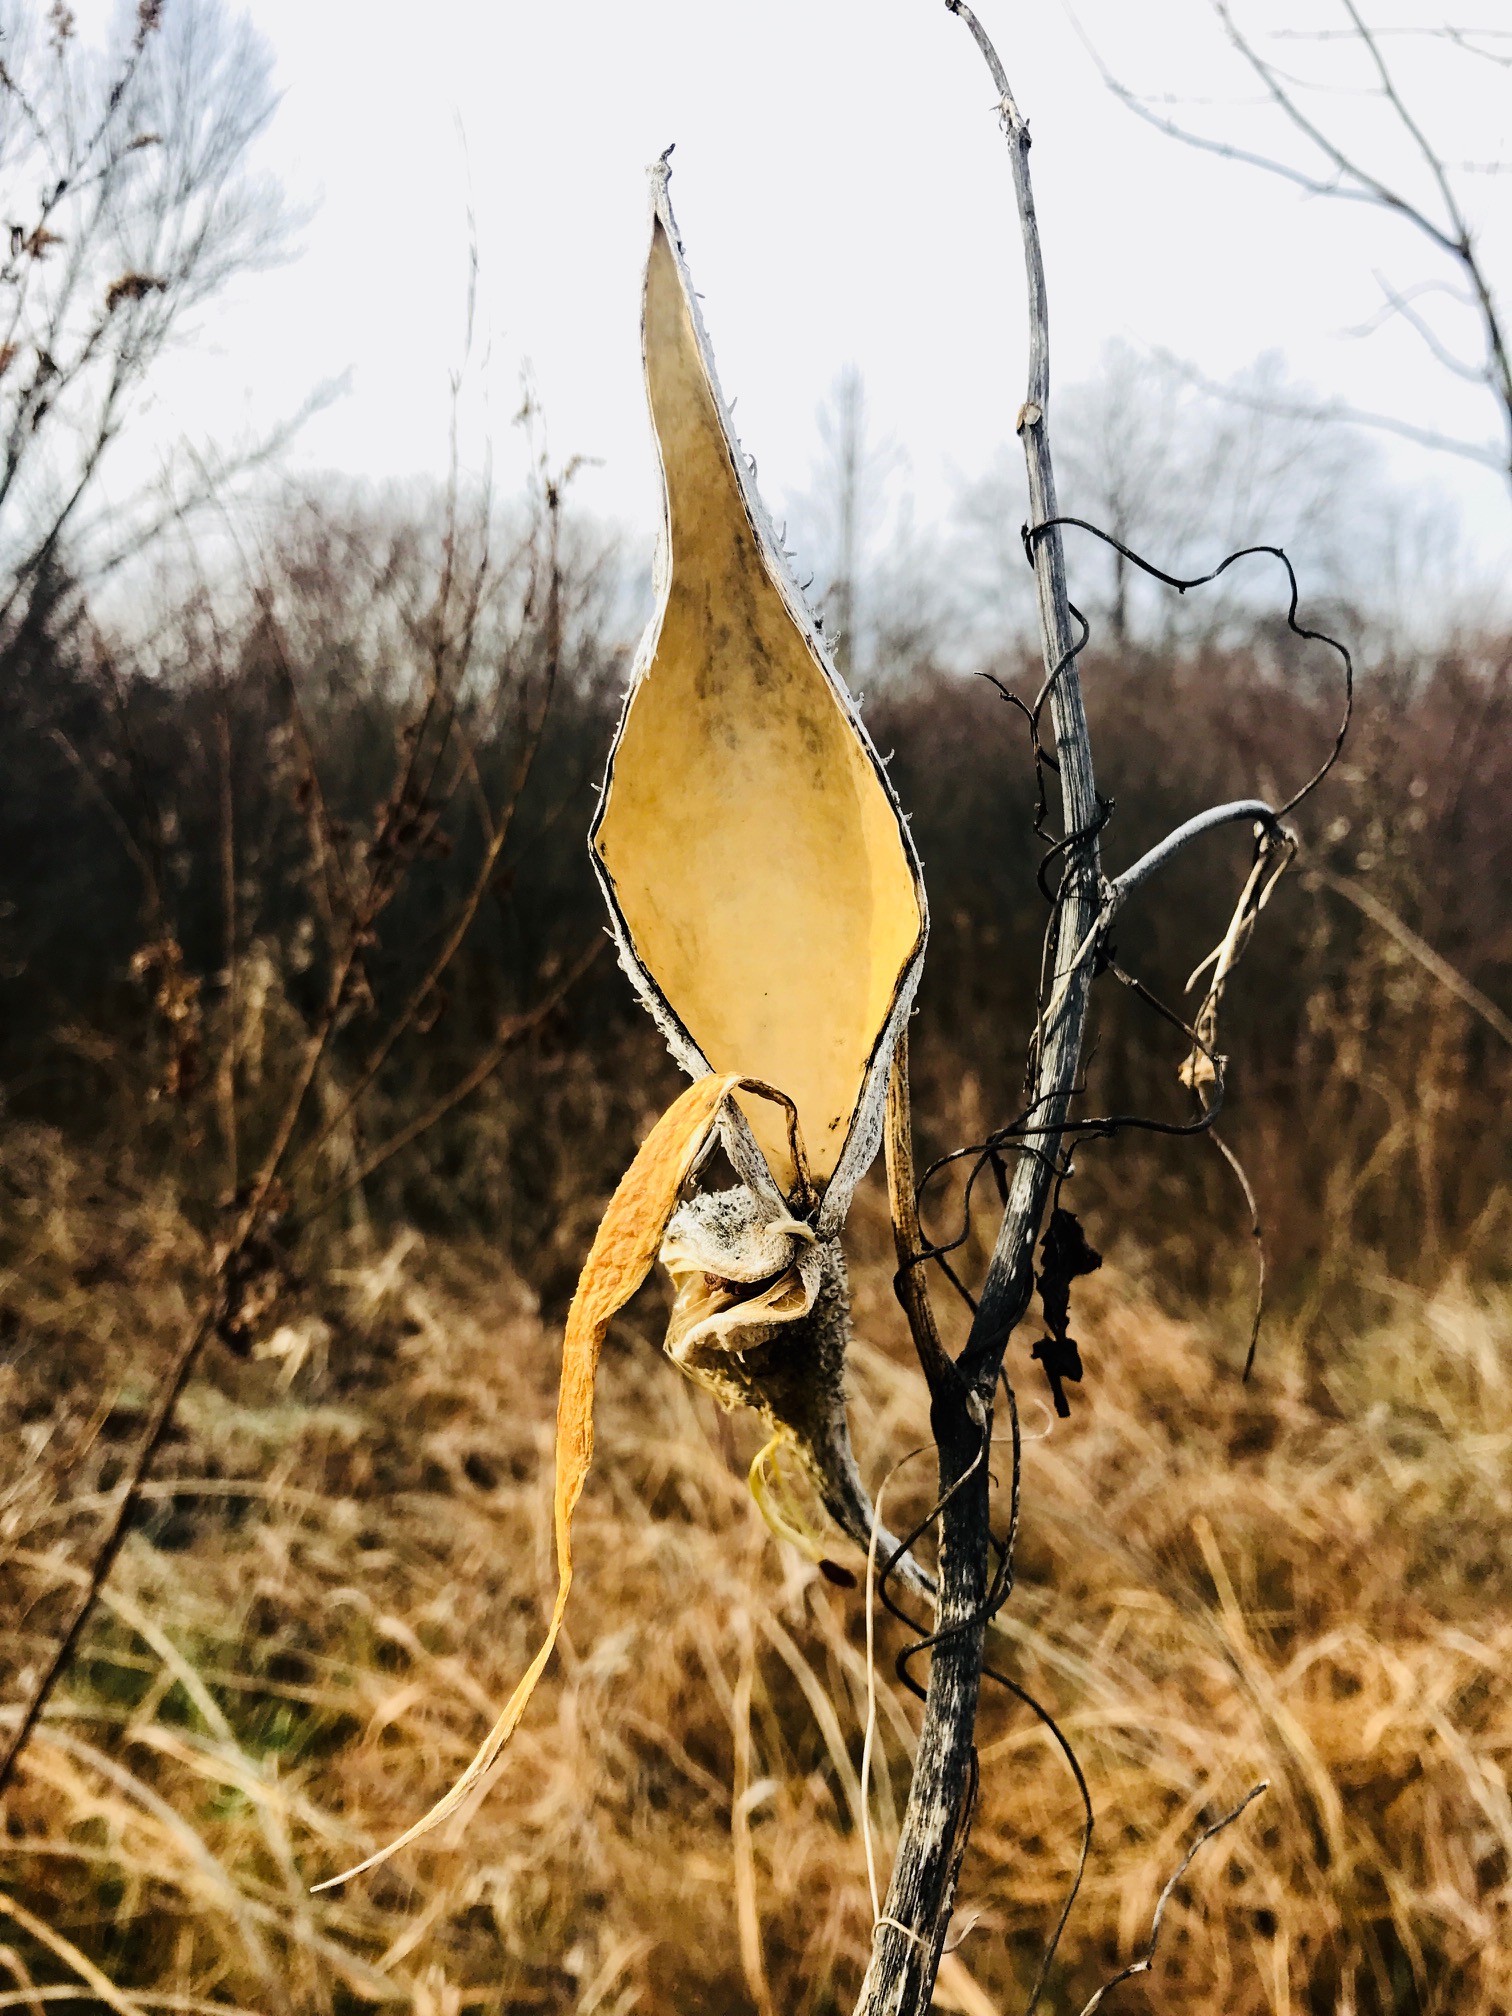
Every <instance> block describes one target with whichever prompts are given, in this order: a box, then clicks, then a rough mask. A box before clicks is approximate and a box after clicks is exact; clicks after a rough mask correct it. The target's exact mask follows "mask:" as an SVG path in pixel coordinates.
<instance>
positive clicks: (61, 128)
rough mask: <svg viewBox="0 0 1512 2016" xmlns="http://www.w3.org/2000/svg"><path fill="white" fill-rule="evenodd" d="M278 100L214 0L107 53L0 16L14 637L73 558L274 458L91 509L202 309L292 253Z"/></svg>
mask: <svg viewBox="0 0 1512 2016" xmlns="http://www.w3.org/2000/svg"><path fill="white" fill-rule="evenodd" d="M275 102H276V101H275V94H274V92H273V88H272V82H271V71H270V59H269V56H268V53H267V50H266V48H265V46H264V45H263V43H262V41H261V40H260V38H259V37H258V36H257V34H256V33H255V31H254V30H253V28H252V27H251V25H250V23H249V22H247V21H246V20H241V19H234V18H232V17H231V16H229V15H227V14H226V13H225V12H223V11H222V9H221V7H220V6H219V4H218V0H138V4H137V5H136V6H135V7H134V8H133V9H129V10H126V11H124V12H122V13H121V14H120V15H118V17H117V28H116V32H115V33H114V35H113V37H112V39H111V41H110V43H109V45H108V46H107V47H106V48H104V49H94V48H90V47H88V46H86V45H85V44H84V43H83V41H82V40H81V38H80V35H79V32H78V29H77V26H76V23H75V20H74V17H73V14H72V12H71V10H70V9H69V8H68V7H67V6H66V5H64V4H63V0H55V4H53V5H52V6H51V7H50V8H48V9H47V10H46V12H45V13H44V12H43V10H42V9H41V8H40V7H37V6H30V7H28V6H23V5H16V4H11V5H9V6H7V7H6V8H5V10H4V12H3V14H0V192H3V196H0V200H3V203H4V209H3V211H0V227H3V229H4V231H5V233H6V234H7V236H6V238H5V240H4V241H3V242H0V637H3V636H5V635H7V634H12V633H14V631H15V629H16V628H17V626H18V625H19V623H20V622H21V621H22V620H23V619H24V617H25V615H26V612H27V609H28V608H29V606H30V605H31V603H32V600H33V597H34V594H35V592H36V590H37V588H38V585H39V584H40V583H44V582H46V581H48V580H49V578H50V577H51V576H53V575H54V574H55V573H56V572H57V570H58V568H59V566H60V563H61V562H62V561H63V560H64V558H65V557H66V558H67V560H68V562H69V565H70V567H71V568H72V569H73V570H75V572H79V571H88V572H89V573H91V574H92V575H95V576H98V575H99V574H100V573H101V572H104V571H108V570H109V569H110V568H112V567H114V566H117V565H119V564H120V563H121V562H122V561H123V560H124V559H126V558H128V557H129V556H130V555H132V554H133V553H136V552H139V551H140V550H141V549H142V547H143V545H144V544H145V543H147V542H148V541H149V540H150V539H151V537H152V535H153V533H154V532H155V531H157V530H160V529H161V528H162V527H163V526H164V525H165V524H166V523H167V522H169V521H170V520H171V519H172V518H173V517H174V516H176V515H178V514H180V513H182V512H183V511H184V510H185V509H186V508H189V507H191V506H192V505H193V504H194V503H196V502H199V503H204V502H207V501H209V499H210V498H211V497H213V496H215V495H217V494H218V493H219V492H221V491H222V489H223V487H224V485H225V483H226V482H227V481H228V480H230V479H231V478H232V477H234V476H235V475H236V474H237V473H238V471H239V469H240V468H242V467H244V466H246V464H247V462H248V461H249V460H250V461H251V462H257V461H260V460H261V459H263V458H264V457H265V455H266V452H267V450H268V447H269V445H270V444H268V443H259V444H258V446H257V448H256V449H254V450H252V451H250V455H243V456H241V457H239V458H235V459H233V460H231V461H220V462H218V463H217V464H216V465H215V466H213V467H207V466H205V465H204V464H203V463H201V464H200V465H199V466H198V467H197V468H196V470H195V472H194V474H193V476H192V478H191V479H190V481H189V483H188V487H187V489H180V490H179V491H178V492H177V494H175V493H174V491H173V489H172V488H171V487H169V488H167V489H166V490H165V491H164V493H163V494H157V493H156V492H155V491H147V492H143V493H140V494H138V495H136V496H134V497H132V496H127V497H126V498H122V497H120V496H115V497H113V498H112V499H111V502H110V506H109V509H108V512H107V511H106V510H105V509H104V508H103V507H101V508H98V509H97V508H96V499H97V498H98V497H99V495H100V477H101V474H102V471H103V469H104V467H105V465H106V463H107V460H108V458H109V456H110V453H111V450H112V449H113V448H114V446H115V444H116V443H117V441H118V440H119V438H120V436H121V434H122V432H123V430H124V429H125V428H126V427H127V426H128V425H129V424H130V423H131V421H132V418H133V415H134V413H135V412H136V411H137V409H138V408H139V406H140V402H141V399H142V395H143V393H144V389H145V388H146V387H147V385H148V383H149V380H151V379H152V378H153V376H154V374H155V373H158V372H160V369H161V366H162V363H163V360H164V358H165V356H166V355H167V353H168V352H169V350H170V348H171V346H172V345H173V344H174V342H175V341H176V340H181V339H183V338H184V337H186V336H188V335H189V334H190V333H192V328H193V317H194V313H195V311H196V310H197V309H200V308H202V307H203V306H205V305H206V304H207V303H208V302H209V301H210V300H212V299H213V298H214V297H215V296H216V295H218V294H219V293H221V292H222V291H223V290H224V289H225V287H226V286H227V284H228V283H229V282H230V281H231V280H233V279H234V278H235V277H236V276H237V275H238V274H240V273H244V272H246V271H247V270H249V269H251V268H255V267H258V266H261V265H265V264H266V263H268V262H269V261H270V260H272V259H274V258H276V257H277V256H278V255H279V254H280V253H281V252H282V251H283V250H284V249H285V248H286V246H287V243H288V237H289V232H290V228H291V224H292V221H293V220H292V219H291V216H290V213H289V211H288V209H287V208H286V206H285V203H284V201H283V198H282V195H281V193H280V191H279V188H278V186H277V185H276V183H274V182H273V181H271V180H269V179H267V178H266V177H263V176H260V175H259V174H258V173H256V172H255V170H254V167H253V165H252V158H251V157H252V154H253V150H254V147H255V143H256V141H257V139H258V137H259V135H260V134H261V133H262V132H263V130H264V128H265V127H266V126H267V124H268V121H269V119H270V117H271V116H272V113H273V110H274V105H275Z"/></svg>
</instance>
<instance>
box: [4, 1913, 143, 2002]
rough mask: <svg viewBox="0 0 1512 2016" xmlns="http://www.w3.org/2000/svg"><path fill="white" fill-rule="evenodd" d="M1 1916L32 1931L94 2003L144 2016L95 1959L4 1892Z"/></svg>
mask: <svg viewBox="0 0 1512 2016" xmlns="http://www.w3.org/2000/svg"><path fill="white" fill-rule="evenodd" d="M0 1914H3V1915H4V1916H5V1917H7V1918H9V1919H11V1920H12V1921H13V1922H14V1923H15V1924H17V1925H19V1926H20V1927H21V1930H22V1931H23V1932H29V1933H30V1934H31V1936H32V1938H33V1939H35V1940H37V1941H38V1943H39V1944H40V1945H43V1946H45V1947H46V1948H47V1950H48V1952H49V1953H55V1954H56V1955H57V1956H58V1958H59V1959H60V1960H61V1961H62V1962H63V1964H64V1966H65V1967H71V1968H72V1969H73V1970H74V1972H75V1974H77V1975H78V1977H79V1979H80V1980H81V1981H82V1982H83V1983H84V1985H85V1987H86V1988H88V1989H90V1990H91V1992H92V1993H93V1995H94V1997H95V2000H96V2001H98V2002H103V2003H104V2004H105V2006H106V2008H107V2009H114V2010H115V2011H116V2012H117V2016H141V2008H142V2005H141V2003H140V2002H138V2001H136V2000H134V1999H133V1998H131V1997H128V1996H126V1995H123V1994H122V1993H121V1991H120V1989H119V1988H117V1986H116V1985H115V1983H114V1982H113V1981H112V1980H111V1979H110V1977H109V1975H108V1974H102V1973H101V1972H100V1970H99V1968H98V1967H96V1965H95V1964H94V1962H93V1960H91V1959H90V1958H89V1956H88V1955H87V1954H85V1953H81V1952H80V1951H79V1949H78V1947H77V1946H75V1945H74V1943H73V1941H72V1940H71V1939H65V1938H64V1937H63V1934H62V1933H61V1932H55V1931H54V1930H53V1928H52V1926H51V1925H48V1924H46V1923H45V1922H44V1921H43V1920H42V1919H41V1918H38V1917H36V1916H34V1914H33V1913H32V1912H30V1911H28V1910H27V1908H26V1906H25V1905H24V1904H18V1903H17V1902H16V1900H15V1898H14V1897H7V1896H6V1894H5V1893H4V1891H3V1890H0Z"/></svg>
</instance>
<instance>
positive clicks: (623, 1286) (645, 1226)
mask: <svg viewBox="0 0 1512 2016" xmlns="http://www.w3.org/2000/svg"><path fill="white" fill-rule="evenodd" d="M742 1082H743V1081H742V1080H741V1079H739V1078H738V1077H718V1076H715V1075H712V1074H711V1075H710V1076H709V1077H706V1078H699V1079H697V1080H696V1081H695V1082H694V1083H693V1084H692V1085H690V1086H689V1087H688V1089H687V1091H686V1092H684V1093H683V1094H682V1095H681V1097H680V1098H678V1099H676V1100H674V1101H673V1103H672V1105H670V1106H669V1107H668V1108H667V1110H666V1112H665V1113H664V1114H663V1115H662V1117H661V1118H660V1120H658V1121H657V1123H656V1125H655V1126H654V1127H653V1128H652V1129H651V1132H650V1133H649V1134H648V1135H647V1136H646V1138H645V1140H644V1141H643V1142H642V1143H641V1146H640V1149H639V1152H638V1153H637V1154H636V1157H635V1160H634V1161H633V1162H632V1163H631V1164H630V1167H629V1168H628V1169H627V1170H626V1171H625V1174H624V1175H623V1177H621V1179H620V1183H619V1187H618V1189H616V1191H615V1193H614V1195H613V1197H611V1198H610V1200H609V1208H608V1210H607V1211H606V1212H605V1213H604V1216H603V1219H602V1220H601V1222H600V1224H599V1228H598V1231H597V1232H596V1233H595V1235H594V1240H593V1245H592V1246H591V1247H590V1248H589V1252H588V1258H587V1260H586V1261H585V1262H584V1263H583V1271H582V1273H581V1274H580V1275H579V1277H578V1285H577V1293H576V1294H575V1295H574V1296H573V1298H572V1307H571V1308H570V1309H569V1310H568V1312H567V1328H566V1333H565V1335H564V1337H563V1340H562V1384H561V1388H560V1391H559V1393H558V1396H557V1434H556V1514H555V1519H556V1556H557V1593H556V1602H555V1603H554V1604H553V1606H552V1611H551V1622H550V1623H549V1625H548V1626H547V1629H546V1636H545V1639H544V1640H543V1642H542V1644H541V1648H540V1650H539V1651H538V1652H537V1653H536V1655H535V1657H534V1659H532V1660H531V1662H530V1664H529V1666H528V1667H527V1668H526V1669H525V1673H524V1676H523V1678H522V1679H521V1681H520V1683H519V1685H518V1686H517V1687H516V1688H515V1691H514V1692H513V1694H511V1695H510V1697H509V1699H508V1701H507V1702H506V1703H505V1705H504V1709H503V1712H502V1713H501V1714H500V1716H499V1719H498V1720H497V1721H496V1722H495V1723H494V1726H493V1727H492V1729H490V1730H489V1732H488V1735H487V1736H486V1737H485V1738H484V1740H483V1743H482V1744H481V1746H480V1747H479V1749H478V1752H477V1755H476V1756H475V1757H474V1758H473V1760H472V1762H471V1763H470V1764H469V1765H468V1767H467V1769H466V1770H465V1771H464V1772H463V1773H462V1776H461V1777H460V1778H459V1779H458V1780H457V1782H456V1784H455V1785H453V1786H452V1788H451V1790H450V1791H449V1792H447V1793H446V1794H445V1796H444V1797H443V1798H441V1799H438V1800H437V1802H436V1804H435V1805H434V1806H432V1808H431V1809H430V1811H429V1812H428V1813H427V1814H425V1815H424V1817H423V1818H422V1819H419V1820H417V1821H416V1822H415V1824H414V1826H412V1827H408V1828H406V1829H405V1831H404V1833H402V1834H401V1835H400V1836H399V1837H398V1839H397V1840H394V1841H391V1842H390V1843H389V1845H388V1846H387V1847H386V1848H381V1849H379V1851H378V1852H377V1854H375V1855H370V1856H368V1858H367V1860H366V1861H365V1862H359V1863H358V1864H357V1865H356V1866H355V1868H351V1869H348V1870H345V1871H344V1872H343V1873H342V1874H341V1875H340V1876H332V1877H329V1878H328V1879H327V1880H326V1881H325V1882H324V1883H318V1884H316V1885H315V1888H316V1889H317V1890H329V1889H331V1888H333V1887H334V1886H335V1885H336V1884H338V1883H345V1882H347V1881H348V1880H349V1879H350V1878H351V1877H353V1876H360V1875H361V1874H362V1873H363V1872H364V1870H368V1869H376V1868H377V1867H378V1866H379V1865H380V1864H381V1863H384V1862H387V1861H388V1859H389V1857H390V1856H391V1855H394V1854H397V1852H398V1851H399V1849H401V1848H404V1847H407V1846H408V1845H409V1843H410V1842H412V1841H418V1840H419V1839H420V1837H421V1836H422V1835H423V1834H429V1833H430V1832H431V1830H432V1829H433V1828H435V1827H438V1826H439V1825H440V1824H441V1822H442V1821H443V1820H445V1819H446V1818H447V1817H448V1815H450V1814H452V1813H455V1812H456V1810H457V1808H458V1807H459V1806H460V1805H461V1804H462V1802H463V1800H464V1799H466V1798H467V1797H468V1795H469V1793H471V1792H472V1791H473V1790H474V1789H475V1788H476V1787H477V1786H478V1785H479V1784H480V1783H481V1782H482V1780H483V1779H484V1778H485V1777H486V1776H487V1774H488V1772H489V1771H490V1770H491V1769H492V1768H493V1765H494V1764H495V1763H496V1761H497V1760H498V1757H499V1754H500V1752H501V1751H502V1750H503V1748H504V1746H505V1744H506V1743H507V1742H508V1741H509V1739H510V1737H511V1736H512V1735H513V1734H514V1732H515V1730H516V1728H517V1727H518V1726H519V1721H520V1717H521V1716H522V1715H523V1714H524V1712H525V1708H526V1705H527V1703H528V1702H529V1700H530V1697H531V1695H532V1694H533V1693H534V1692H535V1688H536V1683H537V1681H538V1680H539V1679H540V1677H541V1675H542V1673H544V1672H545V1670H546V1663H547V1661H548V1660H549V1659H550V1657H551V1654H552V1651H553V1650H554V1648H555V1646H556V1641H557V1635H558V1633H559V1632H560V1631H561V1628H562V1618H563V1615H564V1614H565V1612H566V1609H567V1598H568V1595H569V1594H570V1592H571V1589H572V1515H573V1513H574V1511H575V1510H576V1509H577V1502H578V1500H579V1498H581V1497H582V1495H583V1486H584V1484H585V1483H586V1482H587V1478H588V1472H589V1469H590V1467H591V1466H592V1463H593V1386H594V1379H595V1377H596V1375H597V1372H598V1362H599V1354H600V1352H601V1351H602V1349H603V1343H604V1336H605V1333H606V1332H607V1330H608V1328H609V1325H610V1322H611V1321H612V1320H613V1318H614V1317H615V1316H616V1315H617V1314H618V1312H619V1311H620V1310H621V1309H622V1308H623V1307H624V1306H625V1304H626V1303H627V1302H628V1301H629V1300H630V1297H631V1296H632V1295H633V1294H634V1293H635V1291H636V1289H637V1288H639V1287H640V1285H641V1283H642V1282H643V1281H644V1280H645V1278H646V1276H647V1275H648V1274H649V1273H650V1271H651V1267H652V1264H653V1262H654V1261H655V1259H656V1255H657V1252H658V1250H659V1248H660V1246H661V1242H662V1235H663V1233H664V1232H665V1231H666V1229H667V1221H668V1219H669V1218H670V1217H671V1216H672V1213H673V1211H674V1210H675V1209H676V1206H677V1194H678V1192H679V1190H681V1188H682V1186H683V1184H684V1182H685V1181H686V1180H687V1178H688V1176H689V1174H690V1173H691V1172H692V1169H693V1166H694V1164H695V1163H696V1162H697V1160H698V1157H699V1155H700V1153H701V1152H702V1150H703V1147H704V1144H705V1143H706V1142H707V1140H708V1138H709V1135H710V1133H711V1132H712V1130H713V1128H714V1125H715V1123H716V1121H717V1120H718V1118H719V1114H720V1110H721V1108H722V1107H723V1105H724V1103H725V1100H726V1099H728V1097H729V1096H730V1094H731V1093H732V1092H733V1091H735V1090H736V1088H737V1087H738V1086H739V1085H741V1083H742Z"/></svg>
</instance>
